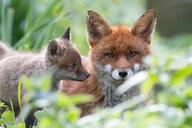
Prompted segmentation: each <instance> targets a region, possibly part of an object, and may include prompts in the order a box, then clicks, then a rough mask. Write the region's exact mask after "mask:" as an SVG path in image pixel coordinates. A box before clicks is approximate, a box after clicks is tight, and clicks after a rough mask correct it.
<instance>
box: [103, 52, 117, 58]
mask: <svg viewBox="0 0 192 128" xmlns="http://www.w3.org/2000/svg"><path fill="white" fill-rule="evenodd" d="M105 56H106V57H107V58H114V57H115V54H114V53H112V52H109V53H105Z"/></svg>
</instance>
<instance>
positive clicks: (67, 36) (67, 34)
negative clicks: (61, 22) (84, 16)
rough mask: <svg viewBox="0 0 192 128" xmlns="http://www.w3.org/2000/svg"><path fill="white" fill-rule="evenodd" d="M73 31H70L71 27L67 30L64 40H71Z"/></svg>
mask: <svg viewBox="0 0 192 128" xmlns="http://www.w3.org/2000/svg"><path fill="white" fill-rule="evenodd" d="M70 35H71V31H70V27H68V28H67V30H66V31H65V32H64V34H63V36H62V38H63V39H67V40H69V41H70V40H71V36H70Z"/></svg>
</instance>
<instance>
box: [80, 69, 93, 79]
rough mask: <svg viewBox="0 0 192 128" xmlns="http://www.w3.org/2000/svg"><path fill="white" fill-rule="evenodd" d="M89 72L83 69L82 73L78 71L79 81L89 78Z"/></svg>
mask: <svg viewBox="0 0 192 128" xmlns="http://www.w3.org/2000/svg"><path fill="white" fill-rule="evenodd" d="M89 76H90V74H89V73H88V72H87V71H84V72H82V73H80V75H79V81H84V80H86V79H87V78H89Z"/></svg>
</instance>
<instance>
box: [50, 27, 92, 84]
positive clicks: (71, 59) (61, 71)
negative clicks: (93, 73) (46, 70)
mask: <svg viewBox="0 0 192 128" xmlns="http://www.w3.org/2000/svg"><path fill="white" fill-rule="evenodd" d="M46 50H47V52H46V63H47V64H48V65H49V66H51V67H54V73H53V75H54V77H55V78H57V79H58V80H66V79H67V80H76V81H83V80H86V79H87V78H88V77H89V76H90V75H89V73H88V72H87V71H86V70H85V69H84V67H83V65H82V62H81V57H80V55H79V53H78V51H77V50H76V49H75V48H74V47H73V46H72V44H71V41H70V28H68V29H67V30H66V31H65V33H64V35H63V36H62V37H61V38H58V39H54V40H51V41H50V42H49V44H48V46H47V49H46Z"/></svg>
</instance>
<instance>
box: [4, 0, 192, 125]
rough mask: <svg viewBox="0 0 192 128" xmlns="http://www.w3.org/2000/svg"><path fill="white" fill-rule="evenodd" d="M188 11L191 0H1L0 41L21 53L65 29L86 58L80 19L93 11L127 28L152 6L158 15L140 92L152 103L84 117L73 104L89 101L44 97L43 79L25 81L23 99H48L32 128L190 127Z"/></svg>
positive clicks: (10, 120) (7, 119)
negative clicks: (159, 87) (35, 125)
mask: <svg viewBox="0 0 192 128" xmlns="http://www.w3.org/2000/svg"><path fill="white" fill-rule="evenodd" d="M191 7H192V0H106V1H104V0H95V1H93V0H92V1H91V0H79V1H77V0H76V1H75V0H0V40H1V41H3V42H5V43H7V44H8V45H9V46H12V47H14V48H15V49H18V50H24V51H31V50H34V51H39V50H40V49H41V48H42V47H43V46H44V45H46V44H47V43H48V41H49V40H50V39H53V38H56V37H59V36H61V35H62V34H63V32H64V31H65V29H66V28H67V27H69V26H70V27H71V30H72V31H71V32H72V34H71V35H72V42H73V43H74V45H76V47H77V48H78V49H79V51H80V52H81V54H82V55H87V53H88V45H87V41H86V38H87V37H86V35H87V32H86V27H85V17H86V12H87V10H89V9H91V10H94V11H97V12H98V13H99V14H101V15H102V16H103V17H104V18H105V19H106V20H107V21H108V22H109V23H110V24H111V25H119V24H127V25H128V26H132V25H133V24H134V22H135V21H136V20H137V19H138V18H139V17H140V16H141V15H142V14H143V13H144V12H145V11H146V10H147V9H150V8H155V9H156V10H157V12H158V20H157V28H156V31H155V33H154V36H153V39H152V51H153V54H152V55H153V57H154V58H153V59H152V60H149V61H151V62H150V64H151V67H153V68H151V70H149V71H148V73H147V74H148V77H147V79H146V80H145V81H144V84H143V87H142V88H143V90H144V93H146V94H148V95H151V96H152V103H154V105H153V104H152V105H149V106H147V107H144V108H141V109H138V110H136V111H127V110H129V108H131V110H132V108H133V107H132V106H134V105H135V104H136V103H137V102H138V103H139V100H138V99H133V101H134V102H133V104H134V105H132V100H131V102H130V101H127V102H125V103H123V104H122V105H120V106H117V107H115V108H114V109H105V110H103V111H101V112H100V111H99V112H97V113H96V115H91V117H89V119H88V118H85V119H83V118H80V110H79V109H77V108H76V107H75V105H76V104H78V103H81V102H82V103H84V102H85V101H88V100H85V99H86V98H85V97H84V96H83V97H81V96H76V97H75V96H74V97H71V96H70V97H68V96H65V95H64V94H62V95H61V96H60V95H58V93H57V92H56V93H52V92H48V95H46V96H45V95H44V92H47V90H46V89H45V90H43V88H44V87H45V86H46V84H45V83H48V82H47V81H48V80H47V79H45V82H40V80H38V79H36V80H33V79H32V80H31V82H28V83H30V84H29V85H28V86H29V87H30V88H31V89H29V91H28V92H29V97H28V98H30V96H41V95H42V96H44V97H43V98H45V99H44V100H47V101H46V102H45V103H47V102H48V103H49V104H50V105H51V106H52V107H51V108H49V110H46V109H44V110H42V112H37V113H36V114H37V118H38V120H41V121H40V123H39V127H36V128H48V127H51V128H52V127H54V128H63V126H65V127H66V128H68V127H69V128H90V127H91V128H100V127H104V128H109V127H110V128H116V127H119V128H120V127H121V128H127V126H130V127H131V128H138V127H139V128H147V127H150V128H152V127H153V128H168V127H169V128H191V126H192V124H191V122H192V100H191V99H192V86H191V85H192V82H191V80H192V79H191V78H192V77H191V76H192V65H191V63H192V52H191V51H192V34H191V33H192V25H191V23H192V17H191V16H192V9H191ZM173 60H174V61H173ZM27 81H30V80H27ZM157 84H158V85H160V86H161V87H162V89H159V90H160V91H159V92H156V91H154V90H153V87H154V86H155V85H157ZM26 85H27V84H26ZM127 86H128V85H127ZM37 90H38V91H37ZM157 91H158V89H157ZM38 100H42V99H41V97H40V98H38V97H37V102H38ZM135 102H136V103H135ZM38 103H39V104H40V102H38ZM43 103H44V102H43ZM27 105H28V106H27ZM27 105H26V108H27V109H28V108H31V107H29V106H32V107H33V105H32V104H27ZM40 105H42V104H40ZM2 106H4V104H2V103H1V102H0V108H1V107H2ZM37 106H38V105H37ZM40 107H42V106H40ZM23 110H24V109H23ZM24 112H25V111H24ZM2 124H4V125H5V126H10V127H12V126H15V127H14V128H25V126H24V125H25V124H24V123H21V124H17V122H16V121H15V117H14V114H13V113H12V112H10V111H6V112H5V113H4V114H3V115H2V118H0V127H1V125H2Z"/></svg>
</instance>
